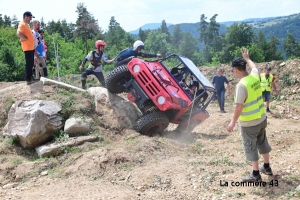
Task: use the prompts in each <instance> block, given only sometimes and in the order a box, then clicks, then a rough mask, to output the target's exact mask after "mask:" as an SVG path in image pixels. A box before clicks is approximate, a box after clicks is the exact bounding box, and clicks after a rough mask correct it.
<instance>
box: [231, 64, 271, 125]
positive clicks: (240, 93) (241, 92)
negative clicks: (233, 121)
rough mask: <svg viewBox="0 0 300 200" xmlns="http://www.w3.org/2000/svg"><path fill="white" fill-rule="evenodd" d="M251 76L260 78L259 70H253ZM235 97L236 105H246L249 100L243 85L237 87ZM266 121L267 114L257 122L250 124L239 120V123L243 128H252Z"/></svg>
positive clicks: (250, 122)
mask: <svg viewBox="0 0 300 200" xmlns="http://www.w3.org/2000/svg"><path fill="white" fill-rule="evenodd" d="M251 74H256V75H257V76H258V69H257V68H253V69H252V71H251ZM235 97H236V98H235V103H236V104H244V103H245V101H246V99H247V98H248V92H247V89H246V87H245V86H244V85H242V84H237V85H236V91H235ZM265 119H266V114H265V113H264V114H263V115H262V117H261V118H260V119H256V120H253V121H248V122H244V121H240V120H239V122H240V125H241V126H243V127H250V126H256V125H258V124H260V123H261V122H263V121H264V120H265Z"/></svg>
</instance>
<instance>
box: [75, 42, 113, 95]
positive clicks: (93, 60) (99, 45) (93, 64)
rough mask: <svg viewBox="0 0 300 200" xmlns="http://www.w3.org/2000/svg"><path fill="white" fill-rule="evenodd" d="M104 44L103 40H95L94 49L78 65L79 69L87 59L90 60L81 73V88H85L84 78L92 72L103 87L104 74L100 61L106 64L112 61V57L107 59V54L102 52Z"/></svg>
mask: <svg viewBox="0 0 300 200" xmlns="http://www.w3.org/2000/svg"><path fill="white" fill-rule="evenodd" d="M105 45H106V43H105V42H104V41H103V40H97V41H96V43H95V47H96V49H95V50H93V51H91V52H90V53H89V54H88V55H87V56H86V57H85V58H84V60H83V61H82V63H81V65H80V66H79V70H80V71H81V70H82V67H83V66H84V64H85V63H86V62H87V61H90V64H89V67H88V68H87V69H86V70H84V72H83V73H82V74H81V83H82V89H86V85H85V84H86V78H87V76H88V75H91V74H94V75H95V76H96V77H97V79H98V80H99V82H100V83H101V84H102V86H103V87H105V81H104V76H103V73H102V61H104V62H106V63H108V64H109V63H112V62H114V59H112V60H108V58H107V56H106V55H105V53H104V52H103V49H104V46H105Z"/></svg>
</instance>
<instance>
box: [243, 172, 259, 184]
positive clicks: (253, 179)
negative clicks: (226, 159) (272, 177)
mask: <svg viewBox="0 0 300 200" xmlns="http://www.w3.org/2000/svg"><path fill="white" fill-rule="evenodd" d="M242 181H243V182H260V181H262V179H261V175H260V174H258V175H257V176H254V175H253V173H251V174H250V175H248V176H245V177H243V178H242Z"/></svg>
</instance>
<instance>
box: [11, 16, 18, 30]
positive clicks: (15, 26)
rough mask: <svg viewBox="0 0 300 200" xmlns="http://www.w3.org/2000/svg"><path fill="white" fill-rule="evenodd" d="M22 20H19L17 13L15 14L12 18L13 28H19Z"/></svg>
mask: <svg viewBox="0 0 300 200" xmlns="http://www.w3.org/2000/svg"><path fill="white" fill-rule="evenodd" d="M19 23H20V21H19V20H18V18H17V16H16V15H13V17H12V19H11V25H12V27H13V28H15V29H17V28H18V26H19Z"/></svg>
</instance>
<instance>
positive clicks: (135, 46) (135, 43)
mask: <svg viewBox="0 0 300 200" xmlns="http://www.w3.org/2000/svg"><path fill="white" fill-rule="evenodd" d="M139 46H142V48H144V42H142V41H141V40H137V41H135V42H134V44H133V50H137V48H138V47H139Z"/></svg>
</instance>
